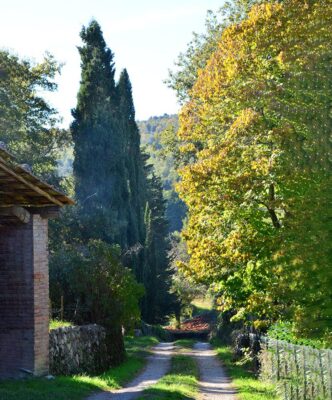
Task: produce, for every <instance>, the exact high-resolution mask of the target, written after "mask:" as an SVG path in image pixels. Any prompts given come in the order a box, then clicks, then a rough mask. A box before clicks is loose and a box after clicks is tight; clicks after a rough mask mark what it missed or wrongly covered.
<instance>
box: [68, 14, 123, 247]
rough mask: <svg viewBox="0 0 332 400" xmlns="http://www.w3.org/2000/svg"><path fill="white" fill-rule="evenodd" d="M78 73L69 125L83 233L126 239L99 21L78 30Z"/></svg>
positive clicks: (109, 64) (116, 132)
mask: <svg viewBox="0 0 332 400" xmlns="http://www.w3.org/2000/svg"><path fill="white" fill-rule="evenodd" d="M80 36H81V39H82V41H83V43H84V45H83V46H82V47H80V48H79V53H80V56H81V68H82V78H81V85H80V89H79V92H78V96H77V107H76V109H75V110H73V117H74V122H73V123H72V126H71V131H72V135H73V140H74V145H75V160H74V165H73V168H74V176H75V189H76V198H77V201H78V204H79V206H80V208H81V212H80V214H81V217H82V233H83V237H84V238H85V239H88V238H98V239H102V240H105V241H106V242H109V243H118V244H120V245H121V246H126V244H127V218H126V213H127V211H126V204H127V201H128V195H129V194H128V188H127V180H126V171H125V163H124V157H123V153H124V146H125V143H124V138H123V136H122V135H121V129H120V123H119V119H118V116H117V95H116V88H115V81H114V72H115V70H114V63H113V53H112V52H111V50H110V49H109V48H108V47H107V46H106V43H105V41H104V38H103V34H102V31H101V28H100V26H99V24H98V23H97V22H96V21H92V22H91V23H90V25H89V26H88V27H87V28H85V27H83V29H82V31H81V35H80Z"/></svg>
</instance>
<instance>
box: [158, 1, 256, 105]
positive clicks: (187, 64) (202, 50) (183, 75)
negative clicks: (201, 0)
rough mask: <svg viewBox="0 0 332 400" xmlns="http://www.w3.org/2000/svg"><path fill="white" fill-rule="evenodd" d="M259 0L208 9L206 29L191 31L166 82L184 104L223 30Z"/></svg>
mask: <svg viewBox="0 0 332 400" xmlns="http://www.w3.org/2000/svg"><path fill="white" fill-rule="evenodd" d="M261 2H262V1H261V0H231V1H227V2H226V3H225V4H224V5H223V6H222V7H221V8H220V9H219V11H218V12H216V13H214V12H213V11H211V10H209V11H208V12H207V16H206V20H205V29H206V32H205V33H203V34H198V33H195V32H194V34H193V39H192V40H191V41H190V42H189V44H188V46H187V49H186V51H185V52H183V53H180V55H179V57H178V59H177V61H176V63H175V68H174V69H173V70H169V74H168V75H169V76H168V79H167V80H166V81H165V83H166V84H167V85H168V87H170V88H171V89H173V90H175V92H176V94H177V97H178V100H179V102H180V103H181V104H184V103H185V102H186V101H188V100H189V98H190V91H191V89H192V88H193V86H194V84H195V82H196V80H197V78H198V75H199V71H200V70H202V69H204V68H205V66H206V64H207V62H208V60H209V58H210V57H211V54H213V52H214V51H215V50H216V49H217V47H218V42H219V39H220V38H221V35H222V33H223V31H224V30H225V29H226V28H227V27H228V26H230V25H231V24H233V23H238V22H240V21H241V20H243V19H244V18H245V17H246V16H247V14H248V12H249V10H250V9H251V7H252V6H253V5H254V4H257V3H261Z"/></svg>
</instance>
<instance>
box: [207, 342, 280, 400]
mask: <svg viewBox="0 0 332 400" xmlns="http://www.w3.org/2000/svg"><path fill="white" fill-rule="evenodd" d="M212 344H213V346H214V347H215V349H216V350H217V352H218V356H219V358H220V359H221V360H222V362H223V365H225V367H226V368H227V372H228V374H229V376H230V377H231V378H232V380H233V383H234V385H235V387H236V389H237V391H238V395H237V398H238V399H239V400H279V399H280V397H278V396H277V394H276V391H275V387H274V385H272V384H270V383H268V382H263V381H261V380H259V379H258V378H257V376H255V374H254V373H253V372H252V371H251V370H250V366H249V365H248V364H245V363H241V362H235V361H234V360H233V354H232V350H231V348H230V347H229V346H225V345H223V344H222V343H221V342H219V341H217V340H215V341H212Z"/></svg>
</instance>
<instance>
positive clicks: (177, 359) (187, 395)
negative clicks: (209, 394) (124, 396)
mask: <svg viewBox="0 0 332 400" xmlns="http://www.w3.org/2000/svg"><path fill="white" fill-rule="evenodd" d="M197 394H198V367H197V364H196V361H195V360H194V359H193V358H192V357H189V356H184V355H176V356H174V357H173V358H172V366H171V371H170V372H169V373H168V374H167V375H165V376H164V377H163V378H161V379H160V380H159V381H158V382H157V383H156V384H155V385H153V386H151V387H150V388H148V389H146V390H145V391H144V392H143V395H142V396H141V397H139V400H166V399H167V400H185V399H186V400H190V399H196V397H197Z"/></svg>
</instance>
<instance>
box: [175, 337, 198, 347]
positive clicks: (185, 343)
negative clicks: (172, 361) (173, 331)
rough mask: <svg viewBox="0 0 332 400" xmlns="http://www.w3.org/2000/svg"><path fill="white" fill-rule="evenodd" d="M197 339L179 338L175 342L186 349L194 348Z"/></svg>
mask: <svg viewBox="0 0 332 400" xmlns="http://www.w3.org/2000/svg"><path fill="white" fill-rule="evenodd" d="M196 342H197V340H194V339H179V340H176V341H175V342H174V344H175V346H179V347H184V348H186V349H192V348H193V347H194V344H195V343H196Z"/></svg>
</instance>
